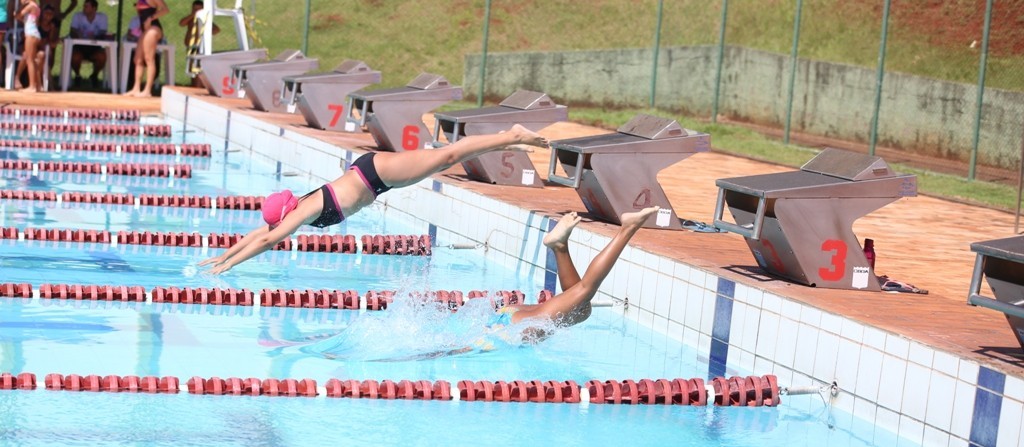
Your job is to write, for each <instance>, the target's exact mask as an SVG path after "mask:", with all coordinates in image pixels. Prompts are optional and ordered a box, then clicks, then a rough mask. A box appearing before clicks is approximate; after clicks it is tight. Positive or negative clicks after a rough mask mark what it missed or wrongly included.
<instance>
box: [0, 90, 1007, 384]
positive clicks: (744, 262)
mask: <svg viewBox="0 0 1024 447" xmlns="http://www.w3.org/2000/svg"><path fill="white" fill-rule="evenodd" d="M178 89H179V90H181V91H184V92H186V93H189V94H196V95H202V96H204V100H209V101H213V102H215V103H217V104H220V105H222V106H224V107H226V108H229V109H231V110H232V112H233V113H244V114H251V115H253V116H258V117H260V118H261V119H263V120H267V121H271V122H274V123H277V124H278V125H280V126H282V127H286V128H289V129H291V130H295V131H297V132H301V133H304V134H307V135H310V136H313V137H317V138H321V139H323V140H326V141H329V142H332V143H333V144H335V145H339V146H342V147H360V146H363V147H373V146H374V143H373V140H372V139H371V138H370V137H369V135H365V134H364V135H346V134H338V133H331V132H324V131H318V130H313V129H310V128H309V127H307V126H306V125H305V122H304V120H303V119H302V117H301V116H298V115H287V114H274V113H264V112H259V111H256V110H254V109H253V108H252V107H251V105H250V103H249V102H248V101H246V100H239V99H216V98H210V97H208V96H206V95H205V93H203V92H200V91H199V90H198V89H191V88H182V87H178ZM9 102H13V103H16V104H19V105H39V106H50V107H100V108H134V109H139V110H142V111H143V112H156V111H158V110H159V99H136V98H126V97H112V96H109V95H99V94H85V93H66V94H54V93H49V94H35V95H31V94H19V93H7V92H5V93H4V95H3V99H2V100H0V103H9ZM428 127H429V126H428ZM431 128H432V127H431ZM607 132H609V131H607V130H602V129H597V128H592V127H587V126H581V125H577V124H572V123H560V124H556V125H554V126H551V127H549V128H547V129H545V130H544V131H543V132H541V133H542V134H544V135H545V136H547V137H548V138H550V139H564V138H571V137H578V136H584V135H593V134H599V133H607ZM714 141H715V139H714V135H712V136H711V142H712V146H714ZM549 157H550V154H549V153H548V152H547V151H538V152H536V153H534V154H531V159H532V160H533V162H534V164H535V165H536V166H537V170H538V173H540V174H541V175H542V177H545V178H546V173H547V169H548V162H549ZM789 170H792V169H791V168H785V167H780V166H775V165H771V164H766V163H761V162H756V161H751V160H747V159H743V158H738V157H734V156H729V155H724V154H721V153H716V152H709V153H701V154H696V155H694V156H692V157H690V158H688V159H686V160H684V161H682V162H680V163H677V164H676V165H674V166H671V167H669V168H667V169H665V170H664V171H662V172H661V174H660V175H659V181H660V182H661V184H662V185H663V187H664V189H665V190H666V191H667V194H668V196H669V199H670V201H671V202H672V205H673V207H674V208H675V211H676V213H677V214H678V215H679V216H680V217H683V218H687V219H691V220H698V221H703V222H710V221H711V220H712V215H713V212H714V206H715V197H716V194H717V188H716V187H715V180H716V179H719V178H725V177H737V176H745V175H753V174H764V173H771V172H784V171H789ZM439 179H441V180H442V181H445V182H449V183H455V184H458V185H459V187H462V188H466V189H470V190H473V191H477V192H480V193H483V194H486V195H488V196H490V197H494V198H496V199H498V200H502V201H505V202H509V203H513V204H516V205H517V206H520V207H522V208H527V209H532V210H538V211H541V212H545V213H548V214H550V215H558V214H561V213H564V212H566V211H579V212H581V213H583V212H585V208H584V207H583V203H582V202H581V201H580V198H579V196H578V195H577V194H576V192H575V191H573V190H572V189H570V188H566V187H563V186H546V187H545V188H544V189H543V190H538V189H534V188H516V187H503V186H496V185H489V184H484V183H480V182H475V181H471V180H469V179H467V178H466V177H465V175H464V172H463V171H462V169H461V167H458V166H456V167H453V168H451V169H450V170H448V171H447V172H445V173H443V174H440V175H439ZM581 225H583V226H585V227H587V228H588V229H590V230H592V231H595V232H599V233H602V234H611V233H612V232H613V231H615V227H613V226H612V225H610V224H606V223H602V222H597V221H593V220H588V221H585V222H584V223H583V224H581ZM854 232H855V233H856V234H857V235H858V236H859V237H860V238H862V239H863V238H872V239H874V240H875V250H876V253H877V263H876V271H877V272H878V273H879V274H885V275H888V276H890V277H892V278H894V279H898V280H902V281H906V282H909V283H913V284H914V285H916V286H918V287H920V288H922V289H927V290H929V291H930V293H929V294H928V295H918V294H902V293H885V292H883V293H873V292H860V291H843V290H831V289H818V288H812V287H807V286H803V285H799V284H795V283H792V282H789V281H785V280H780V279H774V278H770V277H766V276H764V275H763V274H759V273H758V272H759V271H760V270H759V269H758V268H757V266H756V263H755V262H754V258H753V256H752V255H751V253H750V250H749V249H748V248H747V246H746V244H745V242H744V241H743V238H742V237H740V236H738V235H735V234H725V233H723V234H713V233H711V234H709V233H694V232H689V231H668V230H641V232H640V233H639V234H638V235H637V236H636V237H635V239H634V245H636V246H639V247H641V248H643V249H645V250H648V251H651V252H654V253H657V254H659V255H662V256H666V257H670V258H675V259H679V260H681V261H684V262H686V263H687V264H690V265H693V266H696V267H699V268H702V269H704V270H707V271H709V272H711V273H713V274H715V275H719V276H722V277H726V278H730V279H733V280H735V281H738V282H742V283H746V284H750V285H752V286H754V287H759V288H763V289H764V290H766V291H768V292H771V293H774V294H777V295H781V296H786V297H789V298H792V299H795V300H798V301H801V302H803V303H806V304H808V305H811V306H814V307H816V308H819V309H821V310H822V311H825V312H830V313H834V314H840V315H844V316H847V317H849V318H851V319H854V320H858V321H861V322H863V323H865V324H868V325H872V326H876V327H878V328H880V329H884V330H886V331H891V332H894V333H897V334H902V335H903V336H905V337H906V338H908V339H910V340H914V341H917V342H920V343H922V344H924V345H927V346H932V347H934V348H936V349H940V350H944V351H947V352H950V353H952V354H955V355H958V356H960V357H963V358H968V359H973V360H975V361H977V362H979V363H981V364H983V365H986V366H988V367H990V368H993V369H996V370H999V371H1003V372H1005V373H1007V374H1010V375H1013V376H1017V377H1024V352H1022V349H1021V347H1020V345H1019V344H1018V343H1017V340H1016V339H1015V338H1014V336H1013V334H1012V332H1011V330H1010V328H1009V327H1008V325H1007V323H1006V319H1005V317H1004V316H1003V314H1001V313H998V312H995V311H992V310H988V309H985V308H980V307H971V306H968V305H967V304H966V299H967V289H968V285H969V284H970V278H971V273H972V269H973V265H974V259H975V254H974V253H973V252H971V251H970V244H971V243H972V242H977V241H983V240H989V239H996V238H1003V237H1008V236H1012V235H1013V216H1012V215H1011V214H1009V213H1005V212H1000V211H994V210H990V209H986V208H979V207H974V206H969V205H964V204H960V203H954V202H951V201H946V200H941V199H937V198H933V197H926V196H918V197H911V198H906V199H902V200H899V201H897V202H895V203H893V204H891V205H889V206H886V207H884V208H882V209H880V210H878V211H876V212H874V213H871V214H869V215H868V216H866V217H864V218H862V219H860V220H858V221H857V222H856V224H855V225H854ZM986 290H987V288H986ZM986 293H988V294H989V296H991V293H990V292H986Z"/></svg>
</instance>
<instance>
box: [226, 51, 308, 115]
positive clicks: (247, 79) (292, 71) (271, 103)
mask: <svg viewBox="0 0 1024 447" xmlns="http://www.w3.org/2000/svg"><path fill="white" fill-rule="evenodd" d="M319 67H320V61H319V60H318V59H308V58H306V57H305V56H304V55H303V54H302V52H301V51H299V50H285V51H283V52H281V53H280V54H278V55H277V56H276V57H274V59H272V60H269V61H266V62H253V63H249V64H236V65H232V66H231V73H232V77H233V78H234V79H235V90H236V91H237V92H238V97H239V98H249V101H251V102H252V106H253V107H254V108H256V110H262V111H264V112H285V111H286V106H285V104H282V103H281V79H282V78H284V77H285V76H295V75H300V74H303V73H306V72H308V71H310V70H316V69H317V68H319Z"/></svg>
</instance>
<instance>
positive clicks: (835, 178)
mask: <svg viewBox="0 0 1024 447" xmlns="http://www.w3.org/2000/svg"><path fill="white" fill-rule="evenodd" d="M715 183H716V185H717V186H718V188H719V190H718V202H717V204H716V206H715V216H714V226H715V227H717V228H719V229H721V230H724V231H728V232H731V233H736V234H739V235H742V236H743V237H744V238H745V239H746V242H747V245H748V246H749V247H750V251H751V252H752V253H753V255H754V259H755V260H756V261H757V265H758V266H760V267H761V268H762V269H764V270H765V271H767V272H769V273H771V274H773V275H776V276H781V277H783V278H788V279H790V280H793V281H795V282H798V283H800V284H805V285H809V286H812V287H824V288H830V289H849V290H853V289H857V290H871V291H881V286H880V284H879V282H878V280H877V278H876V277H875V273H874V271H873V270H872V268H871V266H870V263H869V261H868V259H867V255H865V254H864V251H863V248H862V247H861V245H860V242H859V240H858V239H857V236H856V235H855V234H854V233H853V222H854V221H856V220H857V219H859V218H860V217H862V216H864V215H866V214H868V213H870V212H871V211H874V210H877V209H879V208H881V207H883V206H885V205H888V204H889V203H892V202H895V201H896V200H898V199H900V198H903V197H912V196H916V195H917V176H914V175H909V174H898V173H896V172H894V171H893V170H892V169H891V168H890V167H889V165H888V164H887V163H886V162H885V161H884V160H882V159H881V158H879V157H875V156H869V155H863V154H858V153H855V152H847V151H842V150H839V149H831V148H830V149H825V150H824V151H822V152H821V153H819V154H818V155H817V156H815V157H814V158H813V159H811V160H810V161H808V162H807V163H805V164H804V165H803V166H802V167H801V168H800V170H799V171H794V172H782V173H777V174H764V175H753V176H748V177H735V178H726V179H719V180H717V181H716V182H715ZM726 206H728V208H729V211H731V212H732V215H733V218H734V219H735V223H732V222H726V221H724V220H723V213H724V209H725V207H726Z"/></svg>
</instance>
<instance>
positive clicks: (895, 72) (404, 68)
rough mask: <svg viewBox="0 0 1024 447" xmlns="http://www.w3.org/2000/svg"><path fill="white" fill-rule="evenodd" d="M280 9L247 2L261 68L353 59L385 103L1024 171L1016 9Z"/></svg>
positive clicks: (339, 4)
mask: <svg viewBox="0 0 1024 447" xmlns="http://www.w3.org/2000/svg"><path fill="white" fill-rule="evenodd" d="M223 2H226V0H222V3H223ZM283 3H287V5H286V6H281V4H279V3H278V2H256V1H250V2H247V5H248V6H247V7H248V8H249V12H250V13H251V15H252V16H253V17H254V18H255V19H256V21H255V22H254V23H255V26H254V31H255V33H256V35H258V36H261V37H263V38H264V43H265V45H263V46H268V47H274V46H275V45H277V46H278V47H274V48H269V49H270V50H271V54H274V53H275V52H276V51H280V50H282V49H284V48H300V49H304V50H306V51H307V53H308V54H309V55H311V56H314V57H321V58H323V59H325V60H327V62H326V63H321V66H322V67H323V68H329V67H331V66H333V64H336V63H338V62H341V60H342V59H359V60H363V61H365V62H367V63H368V64H369V65H370V66H371V67H373V68H374V69H378V70H380V71H381V72H382V73H384V82H383V83H382V87H391V86H399V85H404V84H405V83H407V82H408V81H409V80H411V79H412V78H413V77H415V76H416V75H417V74H419V73H421V72H430V73H436V74H441V75H443V76H445V77H447V78H448V79H449V80H450V81H452V83H454V84H460V83H461V84H462V85H463V87H464V90H465V92H466V96H467V98H470V99H477V98H478V97H480V98H485V99H487V100H488V101H495V100H500V99H501V98H504V97H505V96H507V95H509V94H511V93H512V92H513V91H515V90H516V89H520V88H523V89H530V90H537V91H543V92H545V93H548V94H549V95H551V96H552V97H553V98H555V99H556V100H557V101H559V102H560V103H565V104H570V105H577V106H580V105H599V106H612V107H657V108H659V109H662V110H668V111H674V112H680V113H684V114H687V115H691V116H694V117H698V118H702V119H706V120H709V121H729V122H737V123H742V124H743V125H747V126H756V127H758V130H761V131H763V132H765V133H768V134H772V135H776V136H778V137H779V138H781V139H784V140H785V141H787V142H788V141H791V140H795V141H796V142H799V143H801V144H806V145H810V146H825V145H829V146H838V147H841V148H845V149H851V150H858V151H862V152H868V153H877V154H878V155H881V156H883V157H884V158H885V159H886V160H887V161H891V162H907V163H912V164H914V165H915V166H920V167H923V168H926V169H930V170H935V171H942V172H947V173H951V174H955V175H958V176H961V177H962V178H966V179H975V178H978V179H982V180H986V181H993V182H1001V183H1004V184H1011V185H1014V186H1016V185H1017V184H1018V179H1019V178H1020V175H1021V174H1020V173H1021V172H1022V166H1021V159H1022V150H1024V2H1020V1H1016V0H949V1H944V2H922V1H916V0H883V1H876V0H846V1H842V0H711V1H708V0H671V1H659V0H630V1H624V0H593V1H588V2H580V1H573V0H547V1H539V0H537V1H531V0H520V1H516V2H511V1H501V0H494V1H491V0H460V1H447V0H444V1H442V0H423V1H418V2H407V1H398V0H372V1H356V0H307V1H306V2H282V4H283ZM986 24H987V26H986ZM282 25H288V26H282ZM1018 203H1019V200H1018Z"/></svg>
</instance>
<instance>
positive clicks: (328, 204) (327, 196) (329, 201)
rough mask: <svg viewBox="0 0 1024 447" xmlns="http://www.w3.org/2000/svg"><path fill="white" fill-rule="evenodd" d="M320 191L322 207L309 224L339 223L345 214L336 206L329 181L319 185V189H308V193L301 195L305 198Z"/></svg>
mask: <svg viewBox="0 0 1024 447" xmlns="http://www.w3.org/2000/svg"><path fill="white" fill-rule="evenodd" d="M317 191H320V193H321V194H322V195H323V196H324V207H323V210H321V211H320V215H319V216H317V217H316V220H314V221H312V222H310V223H309V225H310V226H314V227H317V228H324V227H329V226H331V225H335V224H339V223H341V221H343V220H345V215H344V214H342V213H341V210H340V209H339V206H338V199H337V198H336V197H334V189H333V188H331V185H330V183H327V184H325V185H324V186H321V187H320V188H319V189H315V190H313V191H310V192H309V193H308V194H306V195H304V196H302V198H303V199H304V198H306V197H309V196H311V195H312V194H313V193H315V192H317Z"/></svg>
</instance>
